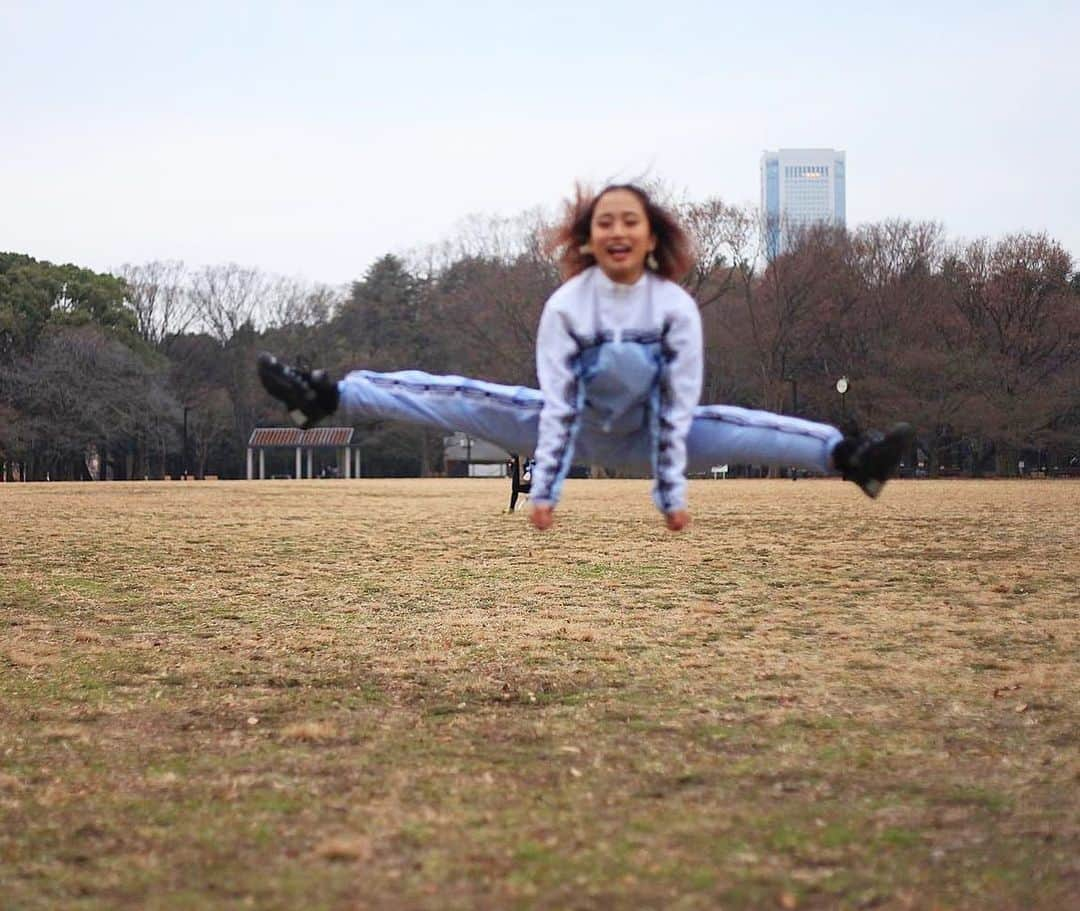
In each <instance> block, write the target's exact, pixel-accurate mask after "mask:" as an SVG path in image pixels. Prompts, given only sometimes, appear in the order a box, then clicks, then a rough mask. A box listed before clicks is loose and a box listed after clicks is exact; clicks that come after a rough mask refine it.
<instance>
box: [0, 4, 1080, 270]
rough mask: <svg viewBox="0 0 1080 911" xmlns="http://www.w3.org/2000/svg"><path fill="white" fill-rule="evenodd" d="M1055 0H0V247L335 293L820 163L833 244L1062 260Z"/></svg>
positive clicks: (1068, 36) (1073, 12)
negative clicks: (285, 278) (610, 212)
mask: <svg viewBox="0 0 1080 911" xmlns="http://www.w3.org/2000/svg"><path fill="white" fill-rule="evenodd" d="M1078 35H1080V3H1076V2H1075V0H1070V2H1056V0H1052V2H1042V3H1038V2H1022V0H1021V2H1015V0H1014V2H1008V3H1000V2H994V0H984V2H979V3H975V2H967V0H964V2H950V0H937V2H932V3H927V2H922V0H911V2H907V3H903V4H878V3H875V2H873V0H861V2H858V3H854V2H847V0H830V2H828V3H812V2H801V3H789V2H786V0H773V2H771V3H767V4H766V3H762V4H753V5H751V4H748V3H724V2H720V0H702V2H699V0H680V2H668V3H656V2H650V3H645V2H639V0H620V2H589V0H580V2H563V0H555V2H542V0H541V2H523V3H517V2H513V0H504V2H489V3H484V2H471V0H459V2H450V0H443V2H425V0H394V2H389V0H381V2H378V3H369V2H359V0H357V2H351V3H347V2H341V3H327V2H318V0H309V2H302V3H300V2H297V3H292V2H271V0H265V2H261V3H244V2H229V0H216V2H199V0H193V2H183V3H176V2H170V3H164V2H153V0H149V2H147V0H144V2H139V3H128V2H110V0H98V2H91V0H80V2H51V0H33V2H30V0H27V2H20V0H15V2H12V0H0V42H2V43H0V48H2V50H0V102H2V106H0V118H2V120H0V123H2V125H3V126H2V129H0V250H4V251H13V252H19V253H27V254H29V255H31V256H34V257H36V258H38V259H45V260H51V261H53V262H69V261H70V262H75V263H77V264H79V265H85V266H89V267H91V268H94V269H98V270H108V269H112V268H116V267H118V266H119V265H121V264H122V263H125V262H133V263H140V262H146V261H148V260H151V259H181V260H184V261H185V262H186V263H188V264H189V265H192V266H199V265H206V264H212V263H224V262H238V263H241V264H243V265H250V266H258V267H260V268H262V269H265V270H268V271H273V272H277V273H282V274H286V275H297V276H303V277H305V278H308V279H310V280H315V281H324V282H329V283H332V284H338V283H343V282H347V281H350V280H352V279H354V278H359V277H361V276H362V275H363V273H364V272H365V271H366V269H367V268H368V266H369V265H370V264H371V262H372V261H373V260H374V259H376V258H377V257H379V256H380V255H382V254H384V253H387V252H404V251H406V250H408V249H410V248H416V247H422V246H424V245H427V244H431V243H436V242H438V241H439V240H441V239H443V238H445V237H447V236H448V235H450V234H452V233H453V230H454V227H455V225H456V224H457V223H459V222H460V221H461V219H463V218H464V217H466V216H468V215H470V214H474V213H493V214H502V215H513V214H516V213H519V212H521V211H523V210H525V209H529V208H533V207H536V206H543V207H553V206H554V205H555V204H556V203H558V201H559V200H560V199H562V198H563V197H564V196H565V195H566V194H567V193H568V192H569V190H570V189H571V187H572V185H573V182H574V181H575V180H576V179H583V180H587V181H603V180H606V179H610V178H622V179H626V178H632V177H635V176H638V175H640V174H642V173H648V174H650V175H652V176H654V177H660V178H663V179H664V180H665V181H667V182H668V183H669V184H671V185H673V186H675V187H677V188H682V189H685V190H686V191H687V192H688V193H689V194H690V195H691V196H692V197H694V198H704V197H707V196H720V197H722V198H723V199H725V200H726V201H729V202H734V203H752V204H756V203H757V201H758V163H759V158H760V155H761V152H762V150H764V149H774V148H779V147H785V148H787V147H800V146H822V147H834V148H839V149H844V150H846V152H847V161H848V171H847V174H848V177H847V207H848V209H847V214H848V224H849V226H853V225H857V224H859V223H862V222H866V221H875V220H879V219H884V218H890V217H897V216H899V217H904V218H912V219H933V220H938V221H941V222H942V223H943V224H944V225H945V228H946V231H947V232H948V233H949V235H951V236H953V237H974V236H980V235H989V236H992V237H996V236H1000V235H1002V234H1005V233H1008V232H1012V231H1018V230H1033V231H1047V232H1048V233H1050V234H1051V236H1053V237H1055V238H1057V239H1058V240H1059V241H1061V242H1062V243H1063V244H1064V245H1065V246H1066V247H1067V248H1068V249H1069V250H1070V252H1072V254H1073V255H1074V256H1075V257H1077V258H1080V118H1078V117H1077V114H1076V99H1077V97H1078V96H1080V46H1078V44H1077V36H1078Z"/></svg>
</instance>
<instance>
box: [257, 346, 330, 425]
mask: <svg viewBox="0 0 1080 911" xmlns="http://www.w3.org/2000/svg"><path fill="white" fill-rule="evenodd" d="M258 368H259V379H260V380H261V381H262V384H263V388H264V389H266V391H267V392H269V393H270V394H271V395H272V396H273V397H274V398H275V399H278V400H279V401H281V402H284V403H285V407H286V408H288V409H289V417H291V418H292V419H293V423H295V424H296V425H297V426H298V427H302V428H303V429H304V430H307V429H308V428H309V427H311V426H312V425H314V424H317V423H318V422H319V421H321V420H322V419H323V418H325V417H328V416H329V415H331V414H333V413H334V412H335V411H337V406H338V387H337V383H335V382H334V381H333V380H332V379H331V378H330V375H329V374H328V373H327V372H326V371H325V370H307V369H305V368H303V367H290V366H289V365H288V364H283V363H281V361H279V360H278V359H277V358H276V357H274V356H273V355H272V354H268V353H267V352H265V351H264V352H262V354H260V355H259V360H258Z"/></svg>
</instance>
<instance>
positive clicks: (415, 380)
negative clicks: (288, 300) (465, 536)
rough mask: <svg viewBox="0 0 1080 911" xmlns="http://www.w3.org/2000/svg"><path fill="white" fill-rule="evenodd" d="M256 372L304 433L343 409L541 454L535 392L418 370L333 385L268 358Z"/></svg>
mask: <svg viewBox="0 0 1080 911" xmlns="http://www.w3.org/2000/svg"><path fill="white" fill-rule="evenodd" d="M258 366H259V377H260V379H261V380H262V383H263V386H264V387H266V390H267V392H269V393H270V394H271V395H272V396H274V397H275V398H277V399H279V400H280V401H282V402H284V403H285V406H286V407H287V408H288V409H289V414H290V416H291V417H292V419H293V421H294V422H296V423H297V424H298V425H299V426H301V427H310V426H311V425H313V424H315V423H316V422H317V421H320V420H323V419H324V418H326V417H329V416H330V415H331V414H333V413H335V412H336V411H339V410H341V411H345V412H346V413H347V414H348V415H349V417H351V418H354V419H360V420H372V421H383V420H387V421H405V422H408V423H411V424H420V425H423V426H425V427H431V428H434V429H437V430H445V431H447V432H450V433H452V432H455V431H461V432H463V433H467V434H469V435H470V436H476V437H480V438H481V439H484V440H488V441H490V442H492V443H495V444H497V445H499V446H502V447H504V448H505V449H508V450H510V451H511V452H521V453H531V452H532V451H533V450H534V449H535V448H536V437H537V427H538V421H539V416H540V408H541V405H542V403H543V399H542V397H541V395H540V393H539V392H538V391H537V390H535V389H529V388H527V387H524V386H503V385H499V384H497V383H486V382H483V381H481V380H473V379H469V378H467V377H461V376H438V375H435V374H431V373H423V372H422V371H419V370H403V371H399V372H396V373H376V372H375V371H371V370H354V371H353V372H352V373H350V374H348V375H347V376H346V377H345V378H344V379H343V380H342V381H341V382H339V383H335V382H334V381H333V380H332V379H331V378H330V377H329V375H328V374H326V372H325V371H322V370H314V371H308V370H304V369H302V368H298V367H291V366H288V365H286V364H282V363H281V362H280V361H278V360H277V359H276V358H274V357H273V356H272V355H269V354H262V355H260V356H259V363H258Z"/></svg>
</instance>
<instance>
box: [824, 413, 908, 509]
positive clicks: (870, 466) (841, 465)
mask: <svg viewBox="0 0 1080 911" xmlns="http://www.w3.org/2000/svg"><path fill="white" fill-rule="evenodd" d="M914 438H915V428H914V427H912V426H911V425H910V424H897V425H896V426H895V427H893V428H892V429H891V430H890V431H889V432H888V433H881V432H880V431H877V430H872V431H869V432H867V433H861V434H859V435H858V436H855V437H844V439H842V440H841V441H840V442H839V443H837V444H836V447H835V448H834V449H833V452H832V458H833V465H835V466H836V470H837V471H839V472H840V474H841V475H842V476H843V478H844V480H845V481H854V482H855V483H856V484H858V485H859V487H860V488H861V489H862V492H863V493H865V494H866V495H867V496H868V497H876V496H877V495H878V494H879V493H881V489H882V488H883V487H884V486H885V482H886V481H887V480H889V478H891V477H892V476H893V475H894V474H896V469H897V468H899V467H900V460H901V459H902V458H903V457H904V454H905V453H906V452H907V450H908V447H909V446H910V445H911V441H912V440H913V439H914Z"/></svg>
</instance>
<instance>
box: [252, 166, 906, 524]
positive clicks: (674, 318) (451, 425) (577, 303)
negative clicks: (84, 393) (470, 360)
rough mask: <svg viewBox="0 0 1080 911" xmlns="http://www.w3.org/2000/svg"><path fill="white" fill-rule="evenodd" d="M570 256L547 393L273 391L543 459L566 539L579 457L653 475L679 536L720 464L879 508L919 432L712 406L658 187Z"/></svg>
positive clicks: (538, 479)
mask: <svg viewBox="0 0 1080 911" xmlns="http://www.w3.org/2000/svg"><path fill="white" fill-rule="evenodd" d="M554 244H555V246H554V249H555V250H556V251H557V253H558V256H559V262H560V266H561V269H562V273H563V278H564V279H565V280H564V283H563V284H562V285H561V286H560V287H559V288H558V289H557V290H556V291H555V293H554V294H552V295H551V297H550V298H549V299H548V301H547V303H546V304H545V306H544V311H543V314H542V316H541V317H540V327H539V331H538V334H537V340H536V371H537V375H538V377H539V380H540V390H539V391H537V390H535V389H529V388H526V387H523V386H503V385H498V384H495V383H488V382H484V381H481V380H474V379H468V378H465V377H460V376H436V375H433V374H429V373H423V372H421V371H418V370H406V371H401V372H395V373H375V372H373V371H370V370H356V371H353V372H351V373H349V374H348V375H347V376H346V377H345V378H344V379H343V380H341V381H340V382H335V381H334V380H333V379H332V378H331V377H330V376H329V375H328V374H327V373H326V371H324V370H307V369H303V368H299V367H294V366H289V365H286V364H283V363H281V362H280V361H278V360H277V359H276V358H274V357H273V356H272V355H270V354H262V355H260V356H259V361H258V370H259V376H260V378H261V380H262V383H263V385H264V386H265V388H266V390H267V391H268V392H269V393H270V394H271V395H273V396H274V397H275V398H277V399H279V400H281V401H282V402H284V403H285V405H286V407H287V408H288V409H289V413H290V414H291V416H292V418H293V420H294V421H295V422H296V423H297V424H298V425H300V426H301V427H308V426H310V425H312V424H314V423H315V422H317V421H320V420H322V419H323V418H325V417H327V416H328V415H330V414H333V413H334V412H335V411H337V410H338V409H339V408H340V409H342V410H344V411H347V412H348V413H349V414H351V415H353V416H355V417H357V418H363V419H369V420H399V421H408V422H411V423H416V424H422V425H425V426H428V427H432V428H437V429H440V430H447V431H463V432H465V433H468V434H470V435H471V436H476V437H480V438H482V439H486V440H490V441H491V442H493V443H497V444H498V445H500V446H503V447H504V448H506V449H508V450H509V451H511V452H520V453H523V454H528V453H532V454H533V457H534V459H535V464H534V466H533V471H532V490H531V493H530V502H531V513H530V521H531V522H532V524H533V525H534V526H535V527H536V528H538V529H541V530H544V529H547V528H549V527H550V526H551V524H552V522H553V519H554V510H555V506H556V505H557V504H558V502H559V497H560V494H561V492H562V486H563V480H564V479H565V478H566V475H567V472H568V471H569V469H570V464H571V461H572V460H573V458H574V457H575V455H576V457H577V459H578V460H579V461H582V462H588V463H595V464H604V465H609V466H629V467H634V468H638V469H644V468H648V469H650V470H651V472H652V476H653V479H654V483H653V501H654V502H655V504H656V506H657V508H658V509H659V510H660V512H661V513H663V515H664V519H665V522H666V524H667V527H668V528H670V529H671V530H672V531H679V530H681V529H683V528H685V527H686V525H687V524H688V523H689V521H690V513H689V511H688V509H687V501H686V473H687V471H688V470H695V471H705V470H707V469H708V467H709V466H711V465H715V464H718V463H749V464H773V465H790V466H793V467H796V468H803V469H808V470H812V471H821V472H838V473H839V474H841V475H842V476H843V477H844V478H845V479H847V480H849V481H853V482H855V483H856V484H858V486H859V487H860V488H861V489H862V490H863V491H864V492H865V493H866V494H868V495H869V496H871V497H876V496H877V495H878V494H879V493H880V492H881V489H882V487H883V485H884V484H885V482H886V481H887V480H888V479H889V478H890V477H892V475H893V474H894V473H895V472H896V469H897V466H898V465H899V462H900V459H901V457H902V455H903V453H904V452H905V450H906V449H907V447H908V446H909V444H910V442H911V439H912V436H913V431H912V429H911V427H909V426H908V425H907V424H898V425H897V426H895V427H894V428H893V429H892V430H891V431H889V432H888V433H885V434H882V433H876V432H874V433H864V434H860V435H859V436H855V437H848V436H845V435H844V434H843V433H842V432H841V431H840V430H838V429H837V428H835V427H832V426H829V425H827V424H819V423H815V422H813V421H807V420H802V419H800V418H794V417H787V416H783V415H778V414H773V413H771V412H767V411H754V410H750V409H746V408H736V407H733V406H728V405H704V406H701V405H698V399H699V397H700V395H701V383H702V371H703V361H704V358H703V352H702V333H701V318H700V316H699V313H698V307H697V304H696V303H695V302H694V300H693V298H691V297H690V295H688V294H687V293H686V292H685V291H684V290H683V289H682V288H681V287H680V286H679V285H678V284H676V281H677V280H678V279H679V278H680V277H681V276H682V275H684V274H685V273H686V272H687V271H688V270H689V268H690V266H691V265H692V264H693V254H692V245H691V242H690V239H689V237H688V235H687V234H686V232H685V231H684V230H683V228H682V226H681V225H680V224H679V223H678V221H677V220H676V219H675V218H674V217H673V216H672V214H671V213H669V212H668V211H667V210H665V209H664V208H662V207H661V206H659V205H657V204H656V203H655V202H654V201H653V200H652V199H651V198H650V197H649V195H648V193H647V192H646V191H645V190H643V189H642V188H640V187H638V186H635V185H632V184H621V185H613V186H608V187H606V188H604V189H603V190H602V191H601V192H600V193H598V194H596V195H595V196H589V195H585V194H583V193H582V192H581V191H579V192H578V194H577V196H576V198H575V199H574V200H573V201H572V202H571V203H570V204H569V205H568V207H567V213H566V218H565V220H564V221H563V223H562V224H561V226H560V227H559V229H558V230H557V233H556V235H555V241H554Z"/></svg>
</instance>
